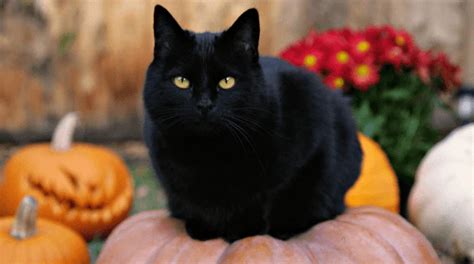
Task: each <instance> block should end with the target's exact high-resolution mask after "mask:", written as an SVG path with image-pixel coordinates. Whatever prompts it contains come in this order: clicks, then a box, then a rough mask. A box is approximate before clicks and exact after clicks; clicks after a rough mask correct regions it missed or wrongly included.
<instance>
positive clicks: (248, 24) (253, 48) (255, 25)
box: [222, 8, 260, 59]
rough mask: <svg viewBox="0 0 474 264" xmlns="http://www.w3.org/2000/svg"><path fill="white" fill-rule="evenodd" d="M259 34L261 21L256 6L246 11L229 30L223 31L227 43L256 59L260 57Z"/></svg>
mask: <svg viewBox="0 0 474 264" xmlns="http://www.w3.org/2000/svg"><path fill="white" fill-rule="evenodd" d="M259 36H260V23H259V18H258V11H257V9H255V8H251V9H249V10H247V11H245V12H244V13H243V14H242V15H240V17H239V18H238V19H237V20H236V21H235V22H234V24H233V25H232V26H231V27H230V28H229V29H228V30H226V31H224V33H222V39H223V40H224V41H225V42H226V43H229V44H231V45H233V46H234V47H235V48H237V49H241V50H242V51H244V52H246V53H247V54H250V55H251V56H252V57H253V58H254V59H258V39H259Z"/></svg>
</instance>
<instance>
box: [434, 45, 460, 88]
mask: <svg viewBox="0 0 474 264" xmlns="http://www.w3.org/2000/svg"><path fill="white" fill-rule="evenodd" d="M431 71H432V72H433V75H434V76H440V77H441V79H442V80H443V87H442V90H445V91H449V90H452V89H455V88H457V87H459V86H460V85H461V69H460V68H459V66H456V65H453V64H451V63H450V62H449V59H448V57H447V56H446V54H445V53H440V54H438V56H437V57H436V58H435V59H434V60H433V64H432V67H431Z"/></svg>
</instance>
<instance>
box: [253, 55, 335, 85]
mask: <svg viewBox="0 0 474 264" xmlns="http://www.w3.org/2000/svg"><path fill="white" fill-rule="evenodd" d="M260 65H261V67H262V70H263V72H264V75H265V79H266V80H267V81H269V82H272V83H276V84H278V85H277V86H279V87H280V90H283V91H282V92H284V90H287V89H286V88H291V90H293V91H295V90H307V89H308V90H311V91H313V92H314V91H315V90H320V89H321V90H323V92H324V91H326V90H329V89H327V88H325V87H324V84H323V82H322V81H321V79H320V78H319V77H318V76H317V75H316V74H314V73H312V72H310V71H308V70H306V69H303V68H300V67H296V66H294V65H291V64H289V63H288V62H286V61H284V60H281V59H279V58H275V57H260Z"/></svg>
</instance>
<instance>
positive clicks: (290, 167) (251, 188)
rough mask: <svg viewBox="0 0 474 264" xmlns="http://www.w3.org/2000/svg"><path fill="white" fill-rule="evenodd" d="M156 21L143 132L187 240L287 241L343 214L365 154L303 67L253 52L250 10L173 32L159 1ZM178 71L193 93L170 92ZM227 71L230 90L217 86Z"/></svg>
mask: <svg viewBox="0 0 474 264" xmlns="http://www.w3.org/2000/svg"><path fill="white" fill-rule="evenodd" d="M154 19H155V22H154V32H155V52H154V59H153V62H152V63H151V65H150V66H149V68H148V71H147V77H146V84H145V88H144V104H145V109H146V111H145V112H146V114H145V115H146V116H145V120H146V121H145V138H146V143H147V146H148V148H149V151H150V156H151V160H152V162H153V165H154V168H155V170H156V174H157V175H158V177H159V179H160V181H161V183H162V184H163V186H164V188H165V191H166V194H167V197H168V206H169V209H170V211H171V213H172V215H173V216H174V217H177V218H180V219H183V220H184V221H185V222H186V230H187V231H188V233H189V234H190V235H191V237H193V238H196V239H200V240H205V239H210V238H215V237H223V238H224V239H226V240H227V241H234V240H237V239H240V238H243V237H246V236H251V235H256V234H270V235H272V236H274V237H277V238H281V239H286V238H289V237H290V236H292V235H295V234H298V233H300V232H303V231H305V230H307V229H308V228H310V227H311V226H313V225H314V224H316V223H318V222H321V221H324V220H327V219H331V218H333V217H335V216H336V215H338V214H340V213H341V212H343V210H344V195H345V193H346V191H347V189H348V188H349V187H350V186H351V185H353V183H354V182H355V180H356V179H357V176H358V175H359V170H360V163H361V156H362V154H361V150H360V146H359V142H358V140H357V134H356V126H355V124H354V121H353V119H352V117H351V110H350V107H349V106H348V104H347V103H346V102H345V100H344V99H343V97H342V96H341V95H340V94H338V93H336V92H333V91H331V90H330V89H328V88H326V87H324V86H323V84H322V83H321V81H320V80H319V78H318V77H316V76H315V75H314V74H312V73H310V72H307V71H305V70H303V69H299V68H296V67H293V66H291V65H289V64H287V63H286V62H283V61H281V60H279V59H276V58H268V57H259V55H258V38H259V22H258V13H257V11H256V10H255V9H250V10H248V11H246V12H245V13H244V14H242V15H241V16H240V17H239V19H238V20H237V21H236V22H235V23H234V25H233V26H232V27H231V28H230V29H228V30H227V31H224V32H223V33H200V34H197V33H192V32H189V31H185V30H182V29H181V28H180V26H179V25H178V23H177V22H176V21H175V20H174V19H173V18H172V16H171V15H170V14H169V13H168V11H166V9H164V8H163V7H161V6H156V7H155V17H154ZM176 76H184V77H186V78H188V79H189V80H190V81H191V88H190V89H187V90H180V89H178V88H177V87H175V86H174V84H173V82H172V79H173V78H174V77H176ZM227 76H232V77H234V78H235V79H236V80H237V81H236V85H235V87H234V88H232V89H230V90H222V89H220V88H218V86H217V84H218V82H219V80H221V79H223V78H225V77H227ZM202 105H205V106H206V110H205V111H204V110H202V107H201V106H202Z"/></svg>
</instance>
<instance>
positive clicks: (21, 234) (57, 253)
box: [0, 196, 89, 264]
mask: <svg viewBox="0 0 474 264" xmlns="http://www.w3.org/2000/svg"><path fill="white" fill-rule="evenodd" d="M36 212H37V204H36V201H35V199H34V198H32V197H30V196H27V197H25V198H24V199H23V200H22V202H21V204H20V206H19V208H18V212H17V214H16V217H4V218H0V263H44V264H63V263H64V264H67V263H77V264H82V263H89V253H88V251H87V245H86V242H85V241H84V239H83V238H82V237H81V236H80V235H79V234H78V233H76V232H75V231H73V230H71V229H69V228H67V227H66V226H63V225H61V224H59V223H54V222H52V221H49V220H45V219H37V218H36Z"/></svg>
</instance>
